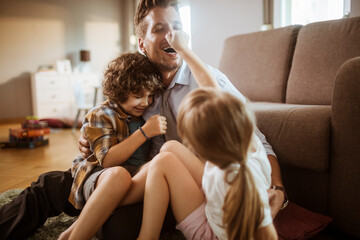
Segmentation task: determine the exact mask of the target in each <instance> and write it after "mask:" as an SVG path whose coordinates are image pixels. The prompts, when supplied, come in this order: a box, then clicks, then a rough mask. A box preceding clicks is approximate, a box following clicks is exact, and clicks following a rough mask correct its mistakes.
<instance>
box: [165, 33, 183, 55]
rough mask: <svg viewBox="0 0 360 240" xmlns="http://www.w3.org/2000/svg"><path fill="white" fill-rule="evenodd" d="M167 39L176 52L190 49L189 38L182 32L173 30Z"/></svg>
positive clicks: (166, 36)
mask: <svg viewBox="0 0 360 240" xmlns="http://www.w3.org/2000/svg"><path fill="white" fill-rule="evenodd" d="M165 38H166V40H167V41H168V43H169V44H170V46H171V47H172V48H174V49H175V51H182V50H184V49H186V48H188V43H189V36H188V35H187V34H186V33H185V32H184V31H182V30H171V31H170V32H168V33H167V34H166V35H165Z"/></svg>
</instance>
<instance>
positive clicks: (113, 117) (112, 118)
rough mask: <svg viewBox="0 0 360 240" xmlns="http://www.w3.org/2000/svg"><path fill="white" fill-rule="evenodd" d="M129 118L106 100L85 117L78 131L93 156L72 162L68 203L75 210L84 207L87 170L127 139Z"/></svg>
mask: <svg viewBox="0 0 360 240" xmlns="http://www.w3.org/2000/svg"><path fill="white" fill-rule="evenodd" d="M130 118H131V117H130V116H128V115H126V114H125V113H124V112H123V111H122V110H121V109H120V107H119V106H118V105H117V104H115V103H112V102H110V101H108V100H107V101H105V102H104V103H103V104H101V105H100V106H99V107H95V108H93V109H92V110H90V111H89V112H88V113H87V114H86V116H85V118H84V120H83V126H82V128H81V131H82V133H83V134H84V136H85V137H86V138H87V139H88V141H89V142H90V149H91V150H92V152H93V154H92V155H90V156H89V157H88V158H86V159H84V158H83V157H82V156H78V157H77V158H75V160H74V161H73V164H72V167H71V173H72V176H73V178H74V181H73V185H72V187H71V192H70V196H69V201H70V202H71V204H72V205H73V206H74V207H75V208H77V209H81V208H83V207H84V204H85V200H84V197H83V193H82V192H83V185H84V182H85V180H86V179H87V177H88V176H89V175H90V173H91V171H92V170H93V169H94V167H95V166H97V165H100V166H101V165H102V161H103V159H104V157H105V155H106V153H107V152H108V151H109V149H110V147H112V146H114V145H115V144H117V143H119V142H121V141H123V140H124V139H125V138H127V137H128V136H129V126H128V123H129V122H130Z"/></svg>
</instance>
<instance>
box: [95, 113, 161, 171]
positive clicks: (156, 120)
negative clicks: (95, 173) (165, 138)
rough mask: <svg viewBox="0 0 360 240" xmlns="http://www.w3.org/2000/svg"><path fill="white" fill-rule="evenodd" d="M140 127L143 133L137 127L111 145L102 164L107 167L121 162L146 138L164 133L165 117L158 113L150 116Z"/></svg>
mask: <svg viewBox="0 0 360 240" xmlns="http://www.w3.org/2000/svg"><path fill="white" fill-rule="evenodd" d="M141 128H142V130H143V132H144V134H143V133H142V132H141V131H140V129H138V130H136V131H135V132H133V133H132V134H131V135H130V136H129V137H127V138H126V139H124V140H123V141H121V142H120V143H118V144H116V145H114V146H112V147H111V148H110V149H109V151H108V152H107V153H106V155H105V157H104V159H103V161H102V166H103V167H105V168H108V167H113V166H119V165H121V164H123V163H124V162H125V161H126V160H128V159H129V158H130V156H131V155H132V154H133V153H134V152H135V151H136V149H138V148H139V147H140V146H141V145H142V144H143V143H144V142H145V141H146V140H147V138H151V137H154V136H157V135H160V134H165V132H166V119H165V117H163V116H160V115H154V116H151V117H150V118H149V119H148V120H147V121H146V123H145V124H144V126H143V127H141ZM145 135H146V137H145Z"/></svg>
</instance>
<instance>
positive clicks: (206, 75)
mask: <svg viewBox="0 0 360 240" xmlns="http://www.w3.org/2000/svg"><path fill="white" fill-rule="evenodd" d="M166 40H167V41H168V42H169V44H170V45H171V47H173V48H174V49H175V51H176V52H177V53H178V54H179V55H180V57H181V58H182V59H183V60H184V61H185V62H186V63H187V65H188V66H189V68H190V70H191V73H192V74H193V75H194V78H195V80H196V82H197V84H198V85H199V87H215V88H220V86H219V84H218V83H217V81H216V79H215V77H214V76H213V74H212V73H211V71H210V70H209V69H208V68H207V67H206V66H205V64H204V63H203V62H202V61H201V59H200V58H199V57H198V56H197V55H196V54H195V53H194V52H193V51H192V50H191V49H190V48H189V47H188V45H187V44H188V41H189V36H188V35H187V34H186V33H185V32H184V31H182V30H173V31H171V32H169V33H168V34H167V35H166Z"/></svg>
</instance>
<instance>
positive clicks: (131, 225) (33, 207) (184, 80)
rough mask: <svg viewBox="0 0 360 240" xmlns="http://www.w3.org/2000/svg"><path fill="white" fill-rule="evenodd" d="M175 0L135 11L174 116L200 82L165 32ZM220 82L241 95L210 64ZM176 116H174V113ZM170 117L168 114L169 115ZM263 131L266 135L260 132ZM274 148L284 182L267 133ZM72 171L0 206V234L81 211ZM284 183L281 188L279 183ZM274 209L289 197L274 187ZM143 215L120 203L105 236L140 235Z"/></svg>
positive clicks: (142, 42)
mask: <svg viewBox="0 0 360 240" xmlns="http://www.w3.org/2000/svg"><path fill="white" fill-rule="evenodd" d="M176 4H177V3H176V1H173V0H159V1H155V0H154V1H153V0H141V1H140V2H139V4H138V8H137V11H136V15H135V26H136V32H137V35H138V37H139V47H140V50H141V51H142V52H143V53H144V54H145V55H146V56H147V57H148V58H149V59H150V60H151V61H152V62H153V63H154V64H155V65H156V66H157V67H158V68H159V70H160V71H161V73H162V77H163V82H164V84H165V85H166V86H167V87H168V88H169V89H171V93H170V96H169V98H168V100H167V101H166V103H165V104H168V105H169V106H170V108H171V110H172V115H173V116H172V117H173V118H175V116H176V115H177V111H178V107H179V104H180V101H181V99H182V98H183V97H184V96H185V95H186V93H188V92H189V91H191V90H192V89H194V88H196V87H197V86H196V84H194V79H193V77H192V76H191V72H190V70H189V69H188V68H187V66H186V64H184V63H183V62H182V59H181V58H180V57H179V56H178V55H177V54H176V53H175V52H174V51H173V49H171V48H170V45H169V44H168V42H167V41H166V39H165V35H166V33H167V32H169V31H170V30H172V29H175V30H176V29H181V21H180V15H179V12H178V9H177V5H176ZM211 70H212V71H213V72H214V74H215V76H216V77H217V80H218V82H219V84H220V86H221V87H222V88H223V89H224V90H226V91H230V92H232V93H233V94H235V95H236V96H238V97H240V98H242V95H241V94H240V93H239V92H238V91H237V90H236V89H235V88H234V86H233V85H232V84H231V83H230V81H229V80H228V79H227V78H226V76H225V75H223V74H222V73H220V72H219V71H218V70H216V69H213V68H211ZM162 99H163V97H162V96H156V97H155V99H154V104H153V105H152V106H151V108H149V109H148V111H147V112H146V113H145V119H147V118H148V117H149V116H151V115H153V114H159V113H160V110H161V107H160V105H161V104H162V103H161V101H162ZM170 117H171V116H170ZM168 122H169V120H168ZM168 132H172V133H173V136H172V137H171V138H170V139H176V124H175V125H172V126H170V125H168ZM260 135H262V134H261V133H260ZM260 137H261V138H262V140H263V143H264V146H265V148H266V149H267V153H268V154H269V155H268V157H269V160H270V163H271V166H272V185H276V186H280V187H282V182H281V176H280V170H279V165H278V162H277V159H276V157H275V154H274V153H273V151H272V149H271V146H270V145H269V144H268V143H267V142H266V140H265V137H264V136H263V135H262V136H260ZM153 140H154V141H153V146H154V147H153V149H152V156H154V154H156V152H158V150H159V149H160V147H161V145H162V144H163V143H164V139H163V138H155V139H153ZM79 143H80V151H81V152H82V153H83V155H86V153H87V152H89V149H88V147H87V145H88V143H87V140H86V139H84V138H83V137H81V138H80V139H79ZM72 181H73V179H72V176H71V173H70V171H67V172H61V171H55V172H48V173H44V174H42V175H41V176H40V177H39V179H38V181H37V182H36V183H32V185H31V187H29V188H27V189H25V190H24V191H23V192H22V193H21V194H20V195H19V196H18V197H17V198H16V199H15V200H14V201H12V202H11V203H10V204H7V205H5V206H4V207H2V208H1V209H0V239H21V238H24V237H26V236H29V235H30V234H32V233H33V232H34V231H35V230H36V229H37V228H38V227H40V226H41V225H42V224H43V223H44V222H45V221H46V219H47V218H48V217H51V216H56V215H59V214H60V213H61V212H65V213H67V214H69V215H77V214H79V212H78V211H76V209H75V208H74V207H73V206H72V205H71V204H70V203H69V202H68V200H67V199H68V196H69V193H70V188H71V185H72ZM278 189H279V188H278ZM269 196H270V202H271V207H272V215H273V216H275V215H276V213H277V212H278V211H279V209H280V208H281V207H282V205H283V202H284V194H283V193H282V192H281V191H278V190H275V189H271V190H269ZM141 217H142V203H138V204H133V205H130V206H126V207H121V208H118V209H117V210H115V212H114V213H113V215H112V216H111V217H110V218H109V219H108V221H107V222H106V223H105V224H104V226H103V229H102V238H104V239H113V238H121V239H136V237H137V234H138V232H139V230H140V225H141ZM174 224H175V222H174V218H173V217H172V216H171V212H169V214H168V219H165V222H164V225H165V226H164V228H165V229H172V228H173V227H174Z"/></svg>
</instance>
